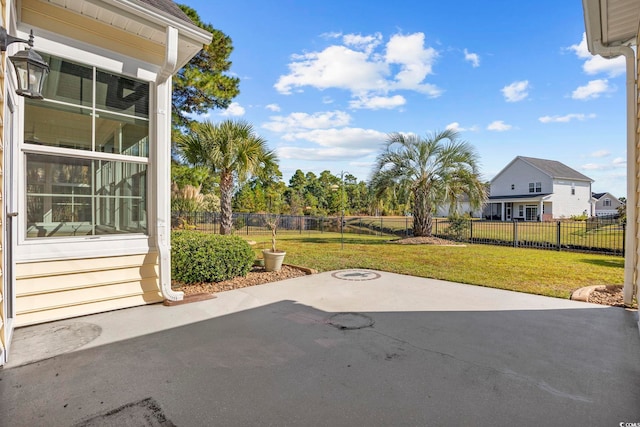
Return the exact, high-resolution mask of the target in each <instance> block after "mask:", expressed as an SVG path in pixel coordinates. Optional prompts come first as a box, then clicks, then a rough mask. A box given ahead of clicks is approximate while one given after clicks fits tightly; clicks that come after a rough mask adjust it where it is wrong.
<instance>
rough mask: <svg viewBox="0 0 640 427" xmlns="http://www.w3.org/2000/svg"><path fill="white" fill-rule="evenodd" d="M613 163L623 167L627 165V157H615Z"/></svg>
mask: <svg viewBox="0 0 640 427" xmlns="http://www.w3.org/2000/svg"><path fill="white" fill-rule="evenodd" d="M611 164H612V165H613V166H615V167H617V168H621V167H626V166H627V159H625V158H623V157H616V158H615V159H613V160H612V161H611Z"/></svg>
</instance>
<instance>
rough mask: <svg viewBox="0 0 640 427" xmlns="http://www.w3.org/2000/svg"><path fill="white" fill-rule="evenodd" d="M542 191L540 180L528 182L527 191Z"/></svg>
mask: <svg viewBox="0 0 640 427" xmlns="http://www.w3.org/2000/svg"><path fill="white" fill-rule="evenodd" d="M541 192H542V183H541V182H530V183H529V193H541Z"/></svg>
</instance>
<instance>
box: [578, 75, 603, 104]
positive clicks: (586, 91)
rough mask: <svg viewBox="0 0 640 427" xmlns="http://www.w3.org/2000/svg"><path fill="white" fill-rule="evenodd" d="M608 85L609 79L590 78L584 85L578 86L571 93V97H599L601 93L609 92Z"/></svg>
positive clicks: (581, 98)
mask: <svg viewBox="0 0 640 427" xmlns="http://www.w3.org/2000/svg"><path fill="white" fill-rule="evenodd" d="M611 91H612V89H611V88H610V87H609V81H608V80H606V79H598V80H591V81H590V82H589V83H587V84H586V85H585V86H579V87H578V88H577V89H576V90H574V91H573V93H572V94H571V98H573V99H579V100H582V101H585V100H588V99H596V98H599V97H600V95H602V94H603V93H607V92H611Z"/></svg>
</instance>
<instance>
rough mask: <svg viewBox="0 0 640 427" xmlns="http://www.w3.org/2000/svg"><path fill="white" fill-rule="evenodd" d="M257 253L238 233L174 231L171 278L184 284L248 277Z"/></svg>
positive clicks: (172, 236) (172, 234) (172, 235)
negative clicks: (233, 234)
mask: <svg viewBox="0 0 640 427" xmlns="http://www.w3.org/2000/svg"><path fill="white" fill-rule="evenodd" d="M254 259H255V255H254V252H253V250H252V249H251V247H250V246H249V244H248V243H247V242H246V241H244V240H242V239H241V238H240V237H238V236H220V235H216V234H204V233H200V232H197V231H189V230H180V231H174V232H172V233H171V277H172V279H173V280H177V281H179V282H182V283H187V284H190V283H199V282H221V281H223V280H229V279H233V278H234V277H237V276H246V275H247V273H248V272H249V269H250V268H251V265H252V264H253V260H254Z"/></svg>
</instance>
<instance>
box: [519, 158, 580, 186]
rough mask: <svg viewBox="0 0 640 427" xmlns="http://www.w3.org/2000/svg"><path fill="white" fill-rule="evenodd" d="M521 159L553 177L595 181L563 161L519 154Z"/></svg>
mask: <svg viewBox="0 0 640 427" xmlns="http://www.w3.org/2000/svg"><path fill="white" fill-rule="evenodd" d="M518 158H519V159H522V160H524V161H525V162H527V163H529V164H531V165H533V166H534V167H536V168H538V169H540V170H541V171H543V172H545V173H546V174H548V175H550V176H551V177H552V178H564V179H575V180H580V181H593V180H592V179H591V178H589V177H588V176H586V175H583V174H581V173H580V172H578V171H577V170H575V169H571V168H570V167H569V166H567V165H565V164H564V163H561V162H559V161H557V160H546V159H536V158H535V157H524V156H518Z"/></svg>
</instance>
